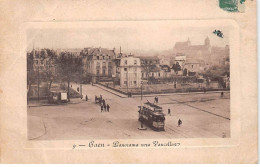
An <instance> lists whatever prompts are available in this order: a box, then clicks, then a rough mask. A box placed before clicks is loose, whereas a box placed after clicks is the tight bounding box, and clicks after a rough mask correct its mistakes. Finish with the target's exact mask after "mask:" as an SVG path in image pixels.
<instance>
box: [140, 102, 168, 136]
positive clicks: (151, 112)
mask: <svg viewBox="0 0 260 167" xmlns="http://www.w3.org/2000/svg"><path fill="white" fill-rule="evenodd" d="M138 107H139V111H138V112H139V119H138V120H139V121H144V123H145V124H146V125H148V126H149V127H151V128H152V129H153V130H156V131H164V122H165V117H164V114H163V110H162V107H160V106H158V105H155V104H153V103H150V102H146V103H144V105H143V106H138Z"/></svg>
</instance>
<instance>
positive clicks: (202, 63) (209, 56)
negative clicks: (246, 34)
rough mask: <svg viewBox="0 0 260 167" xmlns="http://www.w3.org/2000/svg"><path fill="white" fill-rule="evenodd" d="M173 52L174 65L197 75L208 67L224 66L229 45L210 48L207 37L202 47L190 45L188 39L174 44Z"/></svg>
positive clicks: (227, 56)
mask: <svg viewBox="0 0 260 167" xmlns="http://www.w3.org/2000/svg"><path fill="white" fill-rule="evenodd" d="M173 52H174V56H175V63H176V62H178V63H179V64H181V67H182V70H184V68H186V69H187V70H188V71H190V72H192V73H197V72H199V71H203V70H205V69H207V68H208V66H213V65H217V66H218V65H223V64H225V62H226V60H227V59H228V58H229V45H226V46H225V47H218V46H212V45H211V43H210V39H209V38H208V37H207V38H206V39H205V40H204V44H203V45H191V41H190V40H189V39H188V40H187V41H185V42H176V44H175V46H174V49H173ZM184 57H185V58H184Z"/></svg>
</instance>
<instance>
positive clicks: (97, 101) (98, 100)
mask: <svg viewBox="0 0 260 167" xmlns="http://www.w3.org/2000/svg"><path fill="white" fill-rule="evenodd" d="M95 103H96V104H102V103H103V98H102V96H100V97H97V96H95Z"/></svg>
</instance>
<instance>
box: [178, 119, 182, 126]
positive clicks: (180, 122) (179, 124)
mask: <svg viewBox="0 0 260 167" xmlns="http://www.w3.org/2000/svg"><path fill="white" fill-rule="evenodd" d="M181 124H182V121H181V119H179V121H178V127H180V126H181Z"/></svg>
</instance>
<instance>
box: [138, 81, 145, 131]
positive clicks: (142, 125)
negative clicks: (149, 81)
mask: <svg viewBox="0 0 260 167" xmlns="http://www.w3.org/2000/svg"><path fill="white" fill-rule="evenodd" d="M142 110H143V81H141V106H140V112H142ZM140 121H141V127H139V128H138V129H139V130H146V129H147V128H145V127H144V119H143V118H141V119H140Z"/></svg>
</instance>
